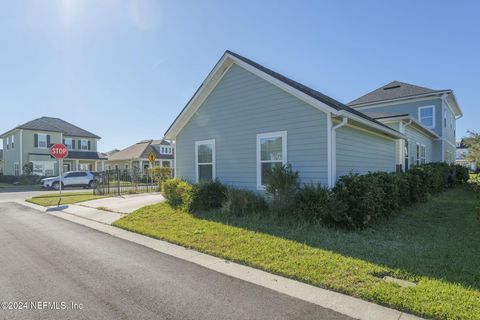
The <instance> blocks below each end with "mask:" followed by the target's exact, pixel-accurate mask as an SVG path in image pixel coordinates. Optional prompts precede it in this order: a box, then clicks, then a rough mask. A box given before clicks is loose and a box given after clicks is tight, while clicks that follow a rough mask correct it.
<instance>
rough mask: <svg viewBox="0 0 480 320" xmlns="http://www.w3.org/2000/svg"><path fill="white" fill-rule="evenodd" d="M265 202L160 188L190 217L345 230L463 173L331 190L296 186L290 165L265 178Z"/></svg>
mask: <svg viewBox="0 0 480 320" xmlns="http://www.w3.org/2000/svg"><path fill="white" fill-rule="evenodd" d="M267 178H268V179H267V180H268V181H269V183H268V184H267V186H266V191H267V194H266V197H263V196H262V195H260V194H258V193H255V192H251V191H247V190H241V189H236V188H232V187H227V186H225V185H224V184H222V183H221V182H220V181H218V180H216V181H214V182H206V183H200V184H196V185H191V184H189V183H188V182H186V181H183V180H180V179H170V180H167V181H166V182H165V183H164V184H163V192H164V194H165V197H166V198H167V201H168V202H169V203H170V204H171V205H172V206H174V207H179V208H181V209H183V210H187V211H190V212H196V211H208V210H214V209H219V210H221V211H222V212H223V213H225V214H234V215H245V214H251V213H259V212H261V213H265V214H266V213H270V214H275V215H278V216H283V217H290V218H294V219H295V220H303V221H305V222H308V223H322V224H325V225H335V226H342V227H347V228H364V227H366V226H367V225H368V224H369V223H371V222H373V221H375V220H377V219H379V218H382V217H389V216H390V215H392V213H394V212H396V211H398V210H399V209H400V208H402V207H405V206H409V205H412V204H414V203H418V202H423V201H426V200H427V199H428V196H429V195H432V194H436V193H439V192H442V191H444V190H445V189H447V188H451V187H453V186H455V185H456V184H460V183H466V182H467V181H468V179H469V175H468V170H467V169H466V168H464V167H462V166H458V165H448V164H446V163H430V164H426V165H421V166H415V167H413V168H412V169H411V170H409V171H408V172H406V173H387V172H376V173H369V174H365V175H358V174H349V175H347V176H343V177H341V178H340V179H339V180H338V182H337V184H336V185H335V187H334V188H333V189H331V190H330V189H327V188H325V187H322V186H319V185H300V183H299V176H298V172H295V171H293V170H292V168H291V166H288V165H287V166H284V167H280V168H275V169H273V170H272V172H271V173H270V174H269V175H268V177H267ZM266 199H268V201H267V200H266Z"/></svg>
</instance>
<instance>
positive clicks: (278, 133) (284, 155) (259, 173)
mask: <svg viewBox="0 0 480 320" xmlns="http://www.w3.org/2000/svg"><path fill="white" fill-rule="evenodd" d="M277 137H281V138H282V164H283V165H285V164H287V147H288V144H287V131H276V132H266V133H257V190H265V186H264V185H262V162H261V145H260V140H261V139H263V138H277ZM272 162H278V161H272Z"/></svg>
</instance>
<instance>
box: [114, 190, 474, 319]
mask: <svg viewBox="0 0 480 320" xmlns="http://www.w3.org/2000/svg"><path fill="white" fill-rule="evenodd" d="M476 201H477V200H476V198H475V195H474V194H473V192H472V191H470V190H469V189H467V188H457V189H454V190H450V191H448V192H445V193H443V194H441V195H439V196H436V197H433V198H432V199H431V201H429V202H427V203H424V204H421V205H418V206H415V207H412V208H409V209H407V210H404V211H403V212H401V213H398V214H397V215H396V216H395V217H394V218H392V219H391V220H389V221H386V222H381V223H378V224H377V225H374V226H373V227H370V228H368V229H366V230H363V231H358V232H348V231H343V230H337V229H329V228H325V227H322V226H318V225H315V226H311V225H298V224H295V223H289V222H286V221H281V220H280V219H278V218H274V217H262V216H250V217H243V218H242V217H240V218H237V217H225V216H223V215H221V214H219V213H215V212H210V213H203V214H196V215H192V214H189V213H186V212H182V211H179V210H175V209H172V208H171V207H170V206H169V205H168V204H166V203H161V204H156V205H152V206H149V207H145V208H142V209H140V210H138V211H136V212H134V213H133V214H131V215H129V216H126V217H124V218H122V219H120V220H118V221H117V222H115V225H116V226H118V227H121V228H124V229H127V230H130V231H135V232H138V233H141V234H145V235H148V236H152V237H155V238H159V239H164V240H167V241H170V242H172V243H177V244H180V245H183V246H185V247H189V248H194V249H196V250H199V251H202V252H205V253H208V254H212V255H216V256H219V257H222V258H225V259H229V260H232V261H236V262H240V263H243V264H246V265H250V266H254V267H256V268H259V269H263V270H266V271H269V272H273V273H276V274H280V275H283V276H286V277H290V278H294V279H297V280H300V281H303V282H306V283H310V284H313V285H316V286H319V287H324V288H328V289H332V290H335V291H339V292H344V293H347V294H350V295H353V296H357V297H360V298H363V299H365V300H369V301H373V302H376V303H380V304H383V305H387V306H391V307H394V308H396V309H400V310H405V311H407V312H412V313H416V314H419V315H423V316H426V317H431V318H440V319H480V249H479V239H480V223H479V222H478V221H477V220H476V216H475V212H474V209H475V206H476ZM385 275H390V276H393V277H396V278H400V279H404V280H408V281H413V282H415V283H417V286H416V287H399V286H398V285H396V284H393V283H388V282H386V281H384V280H383V279H382V278H383V277H384V276H385Z"/></svg>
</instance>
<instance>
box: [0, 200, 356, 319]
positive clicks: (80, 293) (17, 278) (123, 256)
mask: <svg viewBox="0 0 480 320" xmlns="http://www.w3.org/2000/svg"><path fill="white" fill-rule="evenodd" d="M0 243H2V249H1V250H2V254H0V265H1V266H2V272H1V273H0V288H1V299H2V301H7V302H8V301H11V302H15V301H16V302H18V301H22V302H30V301H35V302H37V304H35V305H38V302H40V303H41V305H42V306H45V305H46V306H49V307H47V308H43V310H38V309H37V310H1V309H0V318H1V319H7V318H8V319H53V318H55V319H65V318H68V319H182V320H184V319H209V320H211V319H351V318H348V317H346V316H343V315H340V314H338V313H335V312H333V311H331V310H329V309H324V308H322V307H319V306H317V305H313V304H310V303H307V302H304V301H301V300H298V299H295V298H292V297H289V296H286V295H283V294H280V293H277V292H274V291H271V290H269V289H266V288H263V287H260V286H256V285H254V284H251V283H247V282H244V281H241V280H238V279H234V278H231V277H228V276H225V275H222V274H219V273H217V272H215V271H212V270H209V269H206V268H203V267H200V266H198V265H195V264H191V263H189V262H186V261H183V260H179V259H177V258H174V257H172V256H168V255H164V254H161V253H159V252H157V251H153V250H151V249H148V248H146V247H143V246H140V245H137V244H134V243H131V242H128V241H125V240H122V239H119V238H115V237H113V236H110V235H107V234H103V233H100V232H97V231H95V230H92V229H89V228H85V227H83V226H80V225H77V224H73V223H71V222H68V221H65V220H61V219H58V218H56V217H53V216H50V215H46V214H43V213H40V212H39V211H35V210H32V209H28V208H25V207H23V206H20V205H18V204H12V203H0ZM53 302H56V304H55V303H53ZM62 303H63V304H62ZM72 303H73V305H72ZM30 306H31V305H30ZM55 306H58V307H59V309H60V310H54V309H51V308H54V307H55ZM62 306H65V308H66V309H62Z"/></svg>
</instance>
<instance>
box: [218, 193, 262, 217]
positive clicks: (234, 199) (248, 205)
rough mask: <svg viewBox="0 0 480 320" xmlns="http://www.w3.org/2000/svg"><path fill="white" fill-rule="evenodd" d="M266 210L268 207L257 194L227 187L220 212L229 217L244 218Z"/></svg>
mask: <svg viewBox="0 0 480 320" xmlns="http://www.w3.org/2000/svg"><path fill="white" fill-rule="evenodd" d="M267 210H268V205H267V202H266V201H265V198H263V197H262V196H261V195H259V194H258V193H255V192H252V191H248V190H243V189H236V188H232V187H229V188H227V191H226V193H225V201H224V202H223V205H222V210H221V211H222V213H225V214H229V215H234V216H245V215H248V214H254V213H262V212H265V211H267Z"/></svg>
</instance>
